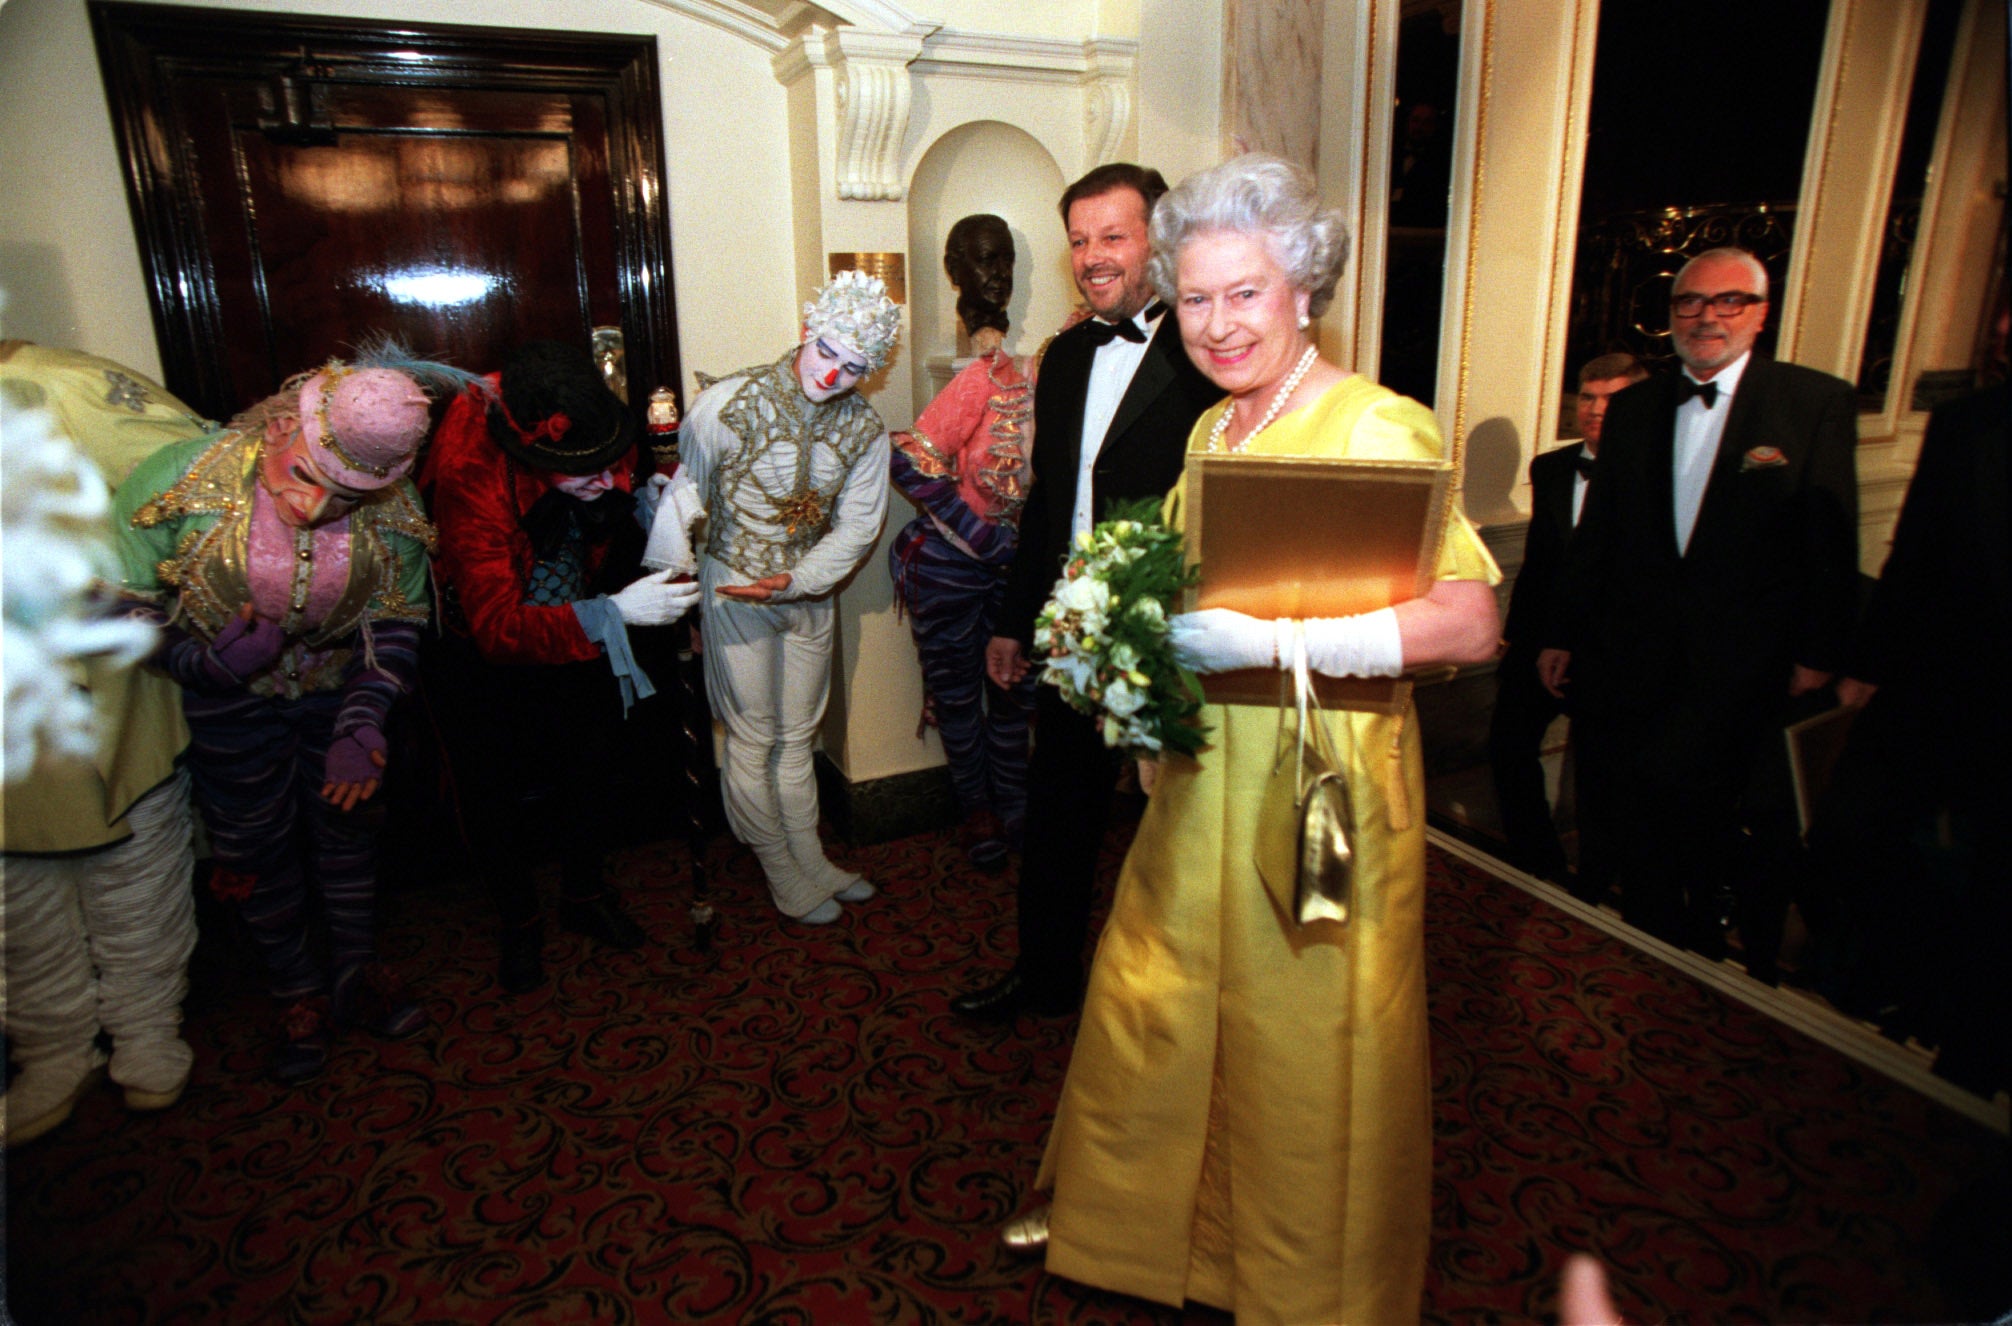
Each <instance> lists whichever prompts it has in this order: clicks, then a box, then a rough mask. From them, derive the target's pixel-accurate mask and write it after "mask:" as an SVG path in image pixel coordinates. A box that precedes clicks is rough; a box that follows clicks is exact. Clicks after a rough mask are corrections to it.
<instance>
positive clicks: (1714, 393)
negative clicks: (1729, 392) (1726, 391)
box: [1677, 376, 1719, 410]
mask: <svg viewBox="0 0 2012 1326" xmlns="http://www.w3.org/2000/svg"><path fill="white" fill-rule="evenodd" d="M1693 396H1695V397H1697V398H1698V399H1699V400H1701V401H1703V402H1704V403H1705V408H1706V409H1707V410H1709V409H1711V408H1712V407H1713V406H1714V405H1717V404H1718V403H1719V384H1718V383H1716V382H1693V381H1691V379H1690V378H1688V377H1684V376H1679V377H1678V378H1677V404H1679V405H1682V404H1683V403H1684V402H1685V401H1687V400H1689V399H1690V398H1691V397H1693Z"/></svg>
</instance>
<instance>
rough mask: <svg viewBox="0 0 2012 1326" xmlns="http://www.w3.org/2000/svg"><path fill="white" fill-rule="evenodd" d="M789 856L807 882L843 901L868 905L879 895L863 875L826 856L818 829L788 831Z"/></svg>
mask: <svg viewBox="0 0 2012 1326" xmlns="http://www.w3.org/2000/svg"><path fill="white" fill-rule="evenodd" d="M789 855H790V859H791V860H793V861H795V862H796V866H797V869H799V870H801V871H802V872H803V876H804V878H805V879H808V880H812V881H814V882H815V883H816V884H817V886H818V887H819V888H821V889H824V890H826V891H827V892H828V893H829V894H830V895H831V896H832V897H834V898H837V899H838V900H839V901H840V902H865V901H866V900H867V899H868V898H871V897H872V896H873V895H874V894H875V893H876V892H878V890H876V889H875V888H874V887H873V885H871V884H869V883H868V882H867V880H866V877H865V876H864V875H860V874H857V873H855V872H853V871H850V870H847V869H845V868H844V867H842V866H840V865H838V864H837V863H836V862H834V861H833V860H832V859H831V858H830V857H828V856H826V855H825V854H824V841H823V840H822V839H821V838H819V837H818V836H817V830H816V829H815V828H809V829H791V830H789Z"/></svg>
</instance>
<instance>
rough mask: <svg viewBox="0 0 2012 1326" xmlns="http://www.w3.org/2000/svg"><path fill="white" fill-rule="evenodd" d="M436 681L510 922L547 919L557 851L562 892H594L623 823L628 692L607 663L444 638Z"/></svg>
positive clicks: (475, 824) (479, 839)
mask: <svg viewBox="0 0 2012 1326" xmlns="http://www.w3.org/2000/svg"><path fill="white" fill-rule="evenodd" d="M439 644H440V649H439V653H438V657H437V659H436V662H437V664H438V666H437V668H436V669H435V670H434V671H432V672H431V673H430V674H429V683H430V686H431V689H432V694H433V695H434V697H435V702H436V704H437V706H438V707H439V708H440V709H441V710H443V711H444V714H443V716H444V718H445V722H446V728H447V731H446V737H447V742H448V749H449V754H450V760H451V763H452V766H453V770H454V781H455V786H456V789H457V791H458V794H459V801H460V806H461V814H462V822H463V824H464V825H465V826H466V828H467V831H468V834H469V839H470V843H469V846H470V848H471V849H472V854H473V856H474V859H475V862H476V866H477V869H478V870H479V871H480V873H481V875H482V879H483V883H484V886H485V887H486V888H487V890H488V891H489V894H490V896H491V898H493V899H494V900H495V903H496V908H497V911H498V912H499V913H500V914H501V916H502V919H503V922H504V924H506V925H522V924H525V923H528V922H529V921H531V920H533V919H535V918H536V917H537V916H538V915H539V914H540V911H539V906H538V897H537V891H536V888H535V886H534V884H533V882H532V875H531V870H532V866H533V864H535V863H536V862H537V861H538V860H539V859H540V858H541V857H543V856H548V855H550V854H552V853H553V852H554V851H556V853H557V855H558V856H559V858H560V862H561V876H560V888H561V891H562V892H563V893H564V894H565V896H567V897H569V898H591V897H595V896H597V895H599V894H600V893H601V892H602V891H603V890H604V889H606V888H607V885H606V883H605V882H604V880H603V877H602V870H601V863H602V858H603V857H604V856H605V855H606V853H607V850H608V847H609V845H610V844H611V843H612V841H613V839H614V835H615V833H616V830H617V828H618V827H619V825H620V814H621V804H622V798H621V796H620V795H619V794H620V791H621V789H620V788H619V787H618V786H617V780H618V778H619V777H620V773H621V770H622V769H623V768H624V767H625V765H624V759H623V754H624V747H623V737H624V733H623V728H622V724H623V721H624V720H623V716H622V700H621V691H620V688H619V686H618V684H617V683H616V681H615V677H614V674H613V673H612V672H611V671H609V668H608V665H607V663H606V662H605V661H604V660H601V659H592V660H589V661H586V662H580V663H555V664H532V665H516V664H506V663H490V662H487V661H486V660H484V659H483V658H482V657H481V655H480V653H479V652H478V651H477V650H476V648H475V646H474V644H473V642H471V641H469V640H466V639H463V638H460V637H456V636H449V637H447V638H446V639H444V640H442V641H440V642H439Z"/></svg>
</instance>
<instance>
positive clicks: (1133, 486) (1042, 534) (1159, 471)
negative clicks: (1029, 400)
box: [994, 312, 1223, 646]
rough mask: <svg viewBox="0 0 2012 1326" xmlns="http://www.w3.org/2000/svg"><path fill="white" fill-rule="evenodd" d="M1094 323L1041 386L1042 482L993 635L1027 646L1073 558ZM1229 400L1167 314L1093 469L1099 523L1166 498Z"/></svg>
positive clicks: (1052, 361)
mask: <svg viewBox="0 0 2012 1326" xmlns="http://www.w3.org/2000/svg"><path fill="white" fill-rule="evenodd" d="M1088 325H1089V324H1088V323H1087V322H1083V323H1078V324H1077V325H1076V326H1074V327H1071V328H1069V329H1068V330H1067V331H1065V332H1062V333H1060V334H1059V335H1057V336H1056V337H1055V339H1054V341H1053V342H1052V343H1051V344H1050V345H1049V346H1048V352H1047V354H1046V355H1044V356H1043V357H1042V359H1041V376H1040V378H1039V380H1038V382H1037V383H1036V384H1035V387H1034V483H1033V486H1032V487H1031V488H1030V489H1029V490H1028V493H1027V505H1026V507H1025V509H1023V510H1022V511H1021V513H1020V547H1019V550H1018V551H1017V552H1016V553H1015V554H1014V556H1013V567H1012V570H1011V571H1010V572H1009V573H1008V575H1007V582H1006V603H1005V606H1004V608H1003V610H1002V611H1001V613H1000V616H999V621H998V625H997V626H996V627H995V628H994V629H995V630H996V631H997V632H998V634H1000V635H1004V636H1012V637H1013V638H1015V639H1017V640H1019V641H1020V643H1021V644H1023V645H1028V646H1031V645H1032V644H1033V642H1034V619H1035V618H1036V617H1037V616H1039V615H1040V613H1041V606H1042V605H1043V604H1044V603H1046V602H1047V601H1048V593H1049V591H1050V590H1052V589H1053V588H1054V587H1055V579H1056V577H1058V576H1060V575H1061V574H1062V563H1063V562H1064V561H1065V560H1066V559H1067V557H1068V553H1069V522H1070V518H1071V517H1072V516H1073V515H1074V513H1075V510H1076V473H1077V470H1078V469H1079V468H1080V467H1081V462H1082V455H1083V400H1084V396H1085V395H1086V394H1087V392H1088V390H1089V383H1090V367H1091V363H1092V361H1093V360H1094V359H1095V358H1096V353H1097V351H1096V347H1095V346H1093V345H1091V344H1090V338H1089V336H1088V335H1087V333H1086V331H1085V328H1087V326H1088ZM1222 394H1223V393H1222V390H1221V389H1220V388H1219V387H1217V386H1215V385H1214V384H1213V383H1211V382H1210V381H1209V380H1208V379H1207V378H1205V377H1203V376H1202V374H1201V370H1200V369H1197V368H1196V367H1195V366H1194V364H1192V363H1191V362H1189V360H1188V356H1187V352H1186V351H1185V350H1183V349H1182V348H1181V330H1180V327H1179V325H1178V324H1177V321H1176V319H1175V317H1174V315H1173V314H1172V313H1171V312H1169V313H1168V314H1166V316H1164V317H1162V318H1161V319H1160V322H1159V325H1158V326H1157V327H1156V328H1155V329H1154V332H1153V339H1152V343H1151V344H1149V345H1148V346H1147V347H1146V355H1145V358H1144V359H1142V360H1141V361H1140V362H1139V368H1138V371H1137V372H1136V373H1134V374H1133V375H1132V383H1131V386H1130V387H1128V388H1127V389H1126V391H1125V395H1124V399H1123V400H1121V401H1120V402H1119V403H1118V412H1117V413H1116V414H1115V415H1113V416H1112V417H1111V427H1110V431H1109V432H1107V433H1106V434H1105V435H1104V445H1103V447H1102V449H1101V450H1099V451H1098V453H1097V459H1096V462H1095V463H1094V464H1093V465H1092V466H1091V469H1090V479H1091V485H1092V487H1091V506H1090V512H1091V518H1092V519H1093V520H1101V519H1103V517H1104V512H1105V510H1106V508H1108V507H1109V506H1110V504H1111V503H1113V502H1122V501H1126V500H1129V499H1133V498H1139V497H1159V496H1162V495H1164V494H1165V493H1166V492H1167V491H1168V490H1170V489H1171V488H1172V487H1173V486H1174V484H1175V483H1176V482H1177V481H1178V480H1179V479H1180V477H1181V469H1182V466H1183V465H1184V464H1185V463H1186V460H1187V447H1188V433H1189V432H1190V430H1192V429H1193V428H1194V423H1195V420H1196V418H1197V417H1199V416H1200V415H1201V413H1202V411H1203V410H1206V409H1207V408H1208V407H1209V406H1211V405H1213V404H1214V403H1215V402H1216V401H1218V400H1220V399H1222Z"/></svg>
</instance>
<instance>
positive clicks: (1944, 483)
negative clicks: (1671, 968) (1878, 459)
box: [1847, 383, 2012, 814]
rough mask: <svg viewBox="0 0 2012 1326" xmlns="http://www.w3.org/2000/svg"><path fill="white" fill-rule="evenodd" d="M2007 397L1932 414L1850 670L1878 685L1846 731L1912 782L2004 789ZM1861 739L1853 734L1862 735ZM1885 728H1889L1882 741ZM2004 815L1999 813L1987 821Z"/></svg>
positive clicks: (2009, 479)
mask: <svg viewBox="0 0 2012 1326" xmlns="http://www.w3.org/2000/svg"><path fill="white" fill-rule="evenodd" d="M2008 434H2012V387H2008V386H2006V385H2005V384H2002V383H2001V384H2000V385H1998V386H1996V387H1991V388H1987V389H1986V390H1984V391H1981V392H1978V393H1976V394H1974V395H1971V396H1965V397H1962V398H1960V399H1958V400H1954V401H1951V402H1949V403H1948V404H1946V405H1942V406H1940V407H1938V408H1937V409H1936V410H1935V412H1934V413H1933V414H1931V415H1930V416H1929V417H1928V433H1927V435H1926V436H1925V437H1923V438H1922V442H1921V460H1920V462H1919V464H1917V465H1916V467H1915V470H1914V479H1913V481H1912V482H1911V483H1909V484H1908V486H1907V501H1906V503H1905V505H1903V506H1902V507H1901V510H1900V521H1899V523H1898V524H1897V525H1896V526H1895V527H1894V531H1893V551H1892V552H1891V553H1889V554H1888V555H1887V559H1886V567H1885V569H1884V570H1883V571H1881V572H1880V576H1879V584H1878V586H1877V587H1876V588H1875V589H1874V590H1873V593H1872V601H1871V603H1870V605H1869V606H1868V607H1867V609H1866V613H1865V620H1864V622H1863V624H1862V625H1861V627H1860V630H1859V638H1858V641H1857V645H1856V648H1855V651H1854V655H1853V658H1852V661H1851V664H1850V666H1849V668H1848V669H1847V670H1848V671H1849V672H1850V673H1851V675H1853V676H1855V677H1860V678H1862V679H1864V680H1866V681H1870V682H1875V683H1877V684H1878V685H1879V693H1878V694H1877V695H1875V696H1874V697H1873V700H1872V703H1871V705H1870V706H1868V707H1867V709H1866V711H1865V713H1864V715H1863V716H1861V717H1860V719H1859V727H1858V728H1854V729H1853V731H1852V741H1853V742H1857V741H1859V740H1860V738H1861V736H1863V737H1865V738H1867V739H1871V738H1872V737H1873V736H1875V735H1878V736H1880V737H1882V738H1883V739H1885V740H1886V742H1887V745H1888V748H1889V752H1890V755H1891V756H1892V757H1893V758H1895V759H1896V760H1897V761H1898V762H1901V763H1904V764H1905V765H1906V766H1907V771H1908V773H1909V774H1910V775H1912V776H1915V777H1917V778H1920V779H1926V780H1932V781H1934V782H1936V783H1938V784H1947V785H1951V786H1961V785H1963V784H1969V785H1970V786H1971V787H1972V788H1973V789H1974V788H1979V787H1983V786H1987V785H1996V786H2000V787H2002V786H2003V785H2004V782H2005V780H2006V776H2007V775H2006V773H2005V751H2006V748H2007V747H2008V746H2012V705H2008V704H2006V702H2005V699H2004V686H2005V679H2004V671H2005V669H2004V665H2003V662H2002V660H2003V657H2004V648H2005V641H2006V640H2008V639H2012V512H2008V510H2007V508H2008V506H2012V457H2008V455H2007V448H2008V446H2012V440H2008ZM1861 728H1862V729H1864V731H1863V732H1861V731H1860V729H1861ZM1887 729H1891V732H1890V733H1889V732H1888V731H1887ZM1994 813H1997V814H2003V813H2004V808H2003V807H2002V806H2000V807H1997V808H1996V810H1995V812H1994Z"/></svg>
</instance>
